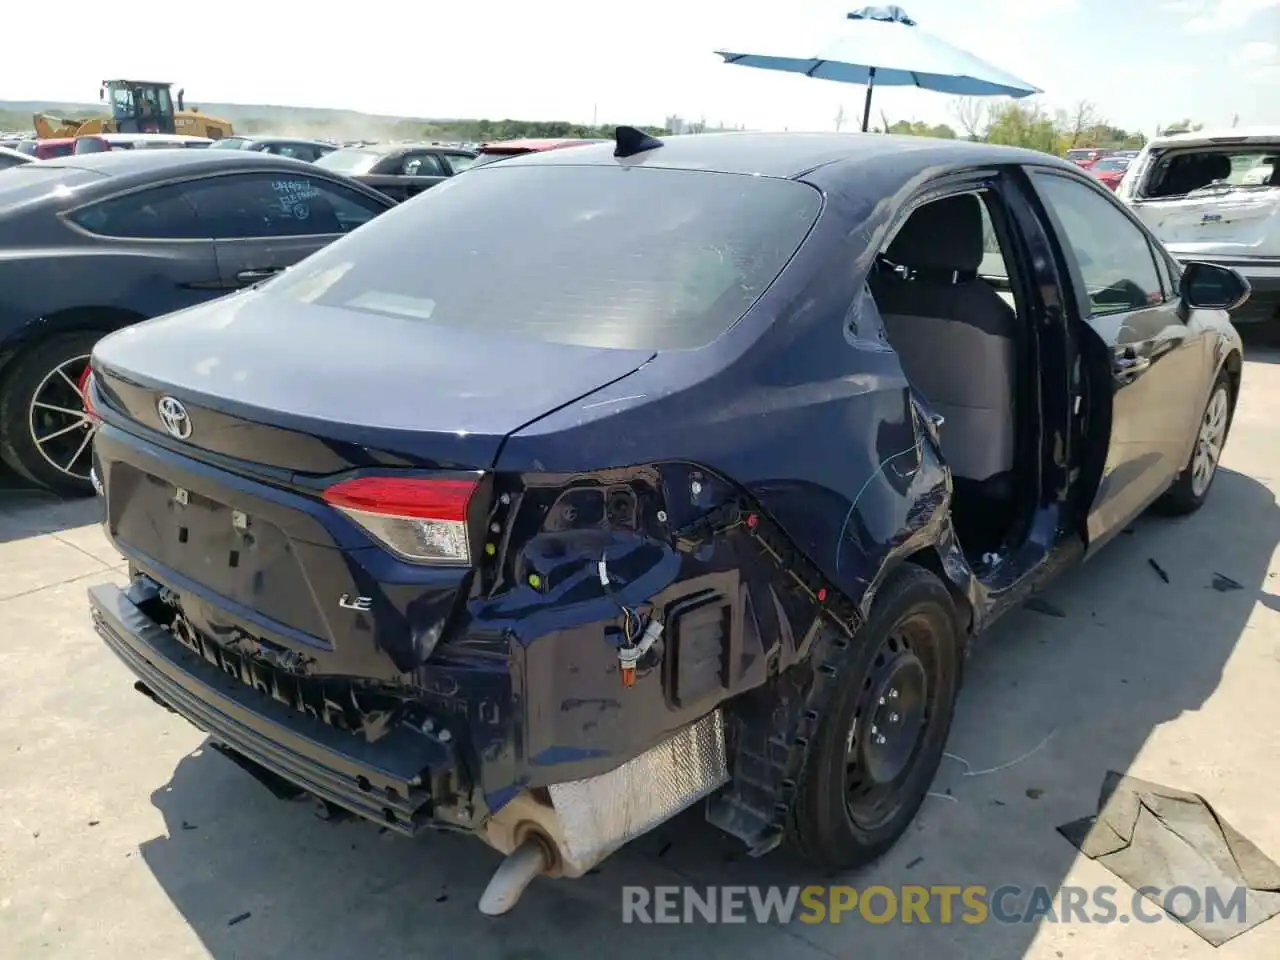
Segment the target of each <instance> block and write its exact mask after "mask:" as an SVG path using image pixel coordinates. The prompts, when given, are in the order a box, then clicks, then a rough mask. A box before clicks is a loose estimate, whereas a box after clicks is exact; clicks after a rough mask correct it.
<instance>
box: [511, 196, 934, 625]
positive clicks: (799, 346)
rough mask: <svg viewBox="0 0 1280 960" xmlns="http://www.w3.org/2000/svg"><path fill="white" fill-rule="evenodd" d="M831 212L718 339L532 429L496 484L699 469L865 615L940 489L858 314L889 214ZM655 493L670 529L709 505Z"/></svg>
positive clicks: (921, 536)
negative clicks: (747, 498) (729, 489)
mask: <svg viewBox="0 0 1280 960" xmlns="http://www.w3.org/2000/svg"><path fill="white" fill-rule="evenodd" d="M831 206H832V203H831V199H830V198H829V200H828V209H827V210H826V211H824V214H823V215H822V217H821V218H820V219H819V222H818V224H817V225H816V226H815V228H814V231H813V233H811V235H810V238H809V240H808V241H806V243H805V245H804V247H803V248H802V250H801V252H800V253H799V254H797V256H796V258H795V259H794V260H793V261H792V263H791V264H790V265H789V266H788V267H787V269H786V270H784V271H783V273H782V275H781V276H780V277H779V278H778V280H777V281H776V282H775V283H774V285H773V286H772V287H771V288H770V289H769V290H768V291H767V292H766V293H765V295H764V296H763V297H762V298H761V299H760V300H759V301H758V302H757V304H756V305H755V306H754V307H753V308H752V310H751V311H749V313H748V314H747V316H746V317H744V318H743V319H742V321H740V322H739V324H738V325H737V326H736V327H734V328H733V329H732V330H731V331H729V333H727V334H726V335H724V336H723V337H721V338H720V339H719V340H718V341H716V342H715V343H714V344H712V345H711V346H709V347H706V348H704V349H701V350H693V351H685V352H681V353H665V354H660V355H659V356H658V357H657V358H656V359H655V360H654V361H653V362H651V363H650V364H648V365H647V366H645V367H643V368H642V369H641V370H639V371H637V372H636V373H634V374H632V375H631V376H629V377H626V378H624V379H623V380H621V381H619V382H617V383H615V384H613V385H611V386H610V387H607V388H605V389H604V390H601V391H597V392H596V393H594V394H592V395H591V396H590V397H588V398H585V399H584V400H582V401H580V402H578V403H576V404H572V405H570V406H568V407H565V408H563V409H561V410H559V411H556V412H555V413H553V414H551V415H549V416H547V417H544V418H542V419H541V420H538V421H537V422H535V423H533V424H531V425H530V426H529V427H527V428H525V429H524V430H522V431H520V432H518V433H517V434H515V435H514V436H513V437H511V438H510V439H509V440H508V441H507V443H506V445H505V447H504V448H503V451H502V453H501V455H500V457H499V460H498V462H497V469H498V470H499V471H511V472H529V473H536V474H541V473H545V472H550V473H561V472H563V473H572V472H573V471H577V470H600V469H605V468H611V467H616V468H623V467H629V466H635V465H641V464H672V463H679V462H685V463H692V464H697V465H701V466H702V467H705V468H707V469H708V470H710V471H712V472H714V473H715V474H718V475H720V476H723V477H725V478H727V479H728V480H730V481H731V482H732V483H733V484H735V485H737V486H738V487H739V488H740V489H743V490H745V491H746V492H748V493H749V494H750V495H751V496H752V497H753V498H754V499H755V501H756V502H757V503H758V504H759V505H760V507H761V508H763V509H764V510H765V511H766V512H767V513H769V514H770V515H771V516H772V517H773V518H774V519H775V520H776V521H778V523H779V524H780V525H781V526H782V527H783V528H784V529H785V530H786V531H787V533H788V535H789V536H790V538H791V539H792V540H793V542H794V543H795V545H796V546H797V547H798V548H799V549H801V550H802V551H803V552H804V553H805V554H806V555H807V556H808V557H809V559H810V560H811V561H812V562H813V563H814V564H816V565H817V566H818V567H819V568H820V569H821V570H822V571H823V573H824V574H825V575H826V576H827V577H829V578H830V579H831V581H832V582H833V583H835V584H836V585H838V586H839V587H840V589H841V590H842V591H843V592H844V593H845V594H846V596H848V597H849V598H850V599H851V600H852V601H853V602H855V603H857V604H859V605H862V604H864V602H866V601H868V600H869V590H870V589H871V588H872V587H873V585H874V584H875V583H876V582H877V578H878V577H879V576H880V574H881V572H882V570H883V569H884V568H885V566H886V564H887V563H888V562H889V561H890V560H891V558H892V556H893V555H895V554H899V553H902V552H904V551H908V550H913V549H917V548H918V547H920V546H922V545H924V544H926V543H929V542H933V541H935V540H939V539H942V538H943V537H944V531H942V530H941V529H940V528H939V524H940V523H942V522H943V520H944V519H945V516H946V507H947V505H948V503H949V496H950V487H949V477H948V474H947V472H946V470H945V469H944V468H943V467H942V466H941V463H940V461H939V459H938V457H937V455H936V449H935V448H933V446H932V441H931V440H929V438H928V437H927V436H926V435H925V431H924V430H923V429H922V427H921V425H920V424H919V422H918V420H917V417H916V413H915V409H914V405H913V403H912V400H911V395H910V388H909V386H908V383H907V381H906V378H905V376H904V375H903V373H902V369H901V367H900V365H899V363H898V359H897V355H896V354H895V353H893V352H892V351H891V350H890V349H889V348H888V347H887V345H886V344H884V342H883V341H882V340H879V339H878V337H879V332H880V327H879V317H878V314H877V313H876V312H875V309H874V305H873V304H872V303H870V300H869V298H867V301H866V302H863V301H862V300H861V290H862V284H863V280H864V278H865V276H866V268H867V266H868V265H869V263H870V259H871V256H873V255H874V251H875V250H877V249H878V248H879V242H880V241H879V238H880V237H882V236H883V234H884V231H885V230H886V229H887V223H888V219H889V215H890V213H891V211H892V209H893V207H892V206H891V205H888V204H884V203H877V204H874V205H873V204H870V203H857V204H855V205H854V206H853V208H852V209H849V208H844V209H841V208H840V207H843V204H840V205H838V206H837V209H836V210H834V211H833V210H832V209H831ZM869 237H870V238H871V241H870V242H868V238H869ZM855 302H856V303H860V304H861V309H860V311H859V313H858V316H857V321H858V322H857V324H856V325H855V327H854V329H852V330H851V329H850V323H849V320H850V317H851V312H853V311H851V305H852V304H855ZM665 494H666V498H667V501H668V504H669V510H670V512H671V514H672V522H673V524H675V523H678V522H679V520H678V518H679V517H680V516H690V517H691V516H696V515H697V513H698V512H699V511H705V510H706V509H707V508H708V506H709V505H708V504H706V503H701V502H699V497H698V494H697V493H695V492H694V491H693V490H692V489H691V488H690V486H689V485H688V484H685V485H683V486H682V487H681V488H678V489H668V490H666V491H665Z"/></svg>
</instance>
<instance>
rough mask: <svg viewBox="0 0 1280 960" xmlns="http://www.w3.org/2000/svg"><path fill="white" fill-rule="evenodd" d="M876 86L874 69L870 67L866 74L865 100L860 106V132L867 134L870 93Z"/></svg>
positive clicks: (869, 119) (869, 115) (869, 120)
mask: <svg viewBox="0 0 1280 960" xmlns="http://www.w3.org/2000/svg"><path fill="white" fill-rule="evenodd" d="M875 86H876V68H875V67H872V68H871V71H870V73H868V74H867V99H866V100H864V101H863V104H862V132H863V133H866V132H867V126H868V125H869V124H870V123H871V91H872V90H874V89H875Z"/></svg>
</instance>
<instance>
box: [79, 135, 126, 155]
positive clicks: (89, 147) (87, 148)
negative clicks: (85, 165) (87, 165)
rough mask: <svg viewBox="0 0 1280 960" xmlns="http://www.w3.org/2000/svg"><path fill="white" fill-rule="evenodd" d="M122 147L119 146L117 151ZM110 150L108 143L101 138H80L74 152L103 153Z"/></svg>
mask: <svg viewBox="0 0 1280 960" xmlns="http://www.w3.org/2000/svg"><path fill="white" fill-rule="evenodd" d="M122 146H123V144H117V145H116V149H117V150H119V149H121V148H122ZM110 149H111V148H110V146H108V145H107V141H105V140H103V139H101V138H99V137H80V138H79V139H78V140H76V146H75V150H74V151H73V152H74V153H76V154H81V153H102V152H104V151H106V150H110Z"/></svg>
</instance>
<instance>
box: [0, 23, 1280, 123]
mask: <svg viewBox="0 0 1280 960" xmlns="http://www.w3.org/2000/svg"><path fill="white" fill-rule="evenodd" d="M863 5H865V4H864V3H863V2H859V0H844V2H840V0H834V2H833V0H785V2H783V0H775V2H771V3H766V2H763V0H642V2H639V3H626V4H621V3H606V2H602V0H542V2H540V3H530V2H528V0H475V2H473V3H452V4H411V5H409V6H404V5H396V4H392V5H391V6H389V7H387V8H386V10H385V11H383V15H377V16H371V17H370V18H369V19H368V20H367V21H362V20H361V17H360V13H359V8H354V9H353V8H350V7H349V6H347V5H343V4H337V5H335V6H333V7H331V8H328V9H329V11H330V12H324V10H323V8H320V7H317V6H315V5H298V4H297V3H292V2H291V3H288V4H286V3H284V2H282V0H219V2H218V3H216V4H211V5H202V6H200V7H194V6H193V7H186V6H184V5H180V4H175V3H173V2H172V0H130V2H129V3H127V4H124V5H123V6H122V5H120V4H112V3H107V4H104V3H101V2H98V0H92V2H90V0H61V2H59V3H57V4H52V3H17V4H10V5H9V6H10V8H9V9H8V10H7V11H6V12H5V14H4V24H5V27H6V28H8V29H6V31H5V33H6V35H8V36H10V37H17V38H28V39H29V41H30V42H17V43H12V44H6V45H5V52H4V56H3V57H0V100H34V99H41V100H65V101H72V102H88V101H92V100H94V99H96V97H97V89H98V85H99V82H100V81H101V80H103V79H106V78H107V77H115V76H127V77H131V78H133V77H136V78H140V79H144V80H161V81H173V82H174V83H175V84H176V86H180V87H184V88H185V89H186V91H187V102H188V104H196V105H198V104H199V103H200V102H201V100H202V99H203V100H207V101H215V102H232V103H272V104H286V105H295V106H313V107H330V108H346V109H354V110H362V111H366V112H373V113H386V114H395V115H405V116H419V117H489V118H491V119H502V118H505V117H511V118H518V119H525V120H569V121H573V122H591V121H592V120H593V119H597V120H598V121H599V122H601V123H605V122H608V123H633V124H634V123H644V124H648V123H657V124H660V123H662V121H663V120H664V119H665V118H666V117H667V116H669V115H677V116H681V117H684V118H686V119H690V120H698V119H700V118H705V119H706V120H707V121H708V122H709V123H710V124H711V125H715V124H716V123H717V122H723V123H725V124H728V125H738V124H741V125H744V126H746V127H747V128H748V129H777V130H781V129H790V130H831V129H834V128H835V121H836V116H837V113H838V112H839V111H840V110H841V109H842V108H843V110H844V113H845V118H846V119H845V125H846V129H848V128H849V127H850V126H852V125H853V123H854V119H855V118H860V114H861V107H862V99H863V89H862V88H861V87H856V86H850V85H846V84H838V83H832V82H830V81H822V80H811V79H808V78H805V77H802V76H792V75H787V74H779V73H773V72H766V71H760V70H752V69H747V68H743V67H737V66H729V65H726V64H724V63H722V62H721V60H720V58H719V57H716V56H715V55H714V54H713V51H714V50H716V49H721V48H730V49H744V48H745V49H747V50H751V51H756V52H762V53H763V52H775V51H777V52H779V53H791V52H792V50H793V49H798V48H799V47H803V48H804V53H803V54H796V55H807V53H808V50H809V49H810V48H813V46H814V44H815V43H816V42H817V41H816V40H815V39H809V38H820V37H822V36H824V35H826V34H827V33H828V31H830V32H831V35H834V31H835V30H837V29H838V28H839V25H840V23H841V21H843V19H844V14H845V13H846V12H847V11H848V10H852V9H858V8H859V7H861V6H863ZM899 5H900V6H902V7H903V8H904V9H905V10H906V11H907V13H908V14H909V15H910V16H911V17H912V19H914V20H915V21H916V22H917V23H918V25H919V28H920V29H923V30H926V31H928V32H930V33H932V34H934V35H936V36H938V37H941V38H943V39H945V40H947V41H948V42H950V43H952V44H954V45H957V46H959V47H962V48H964V49H965V50H967V51H969V52H970V53H973V54H975V55H977V56H979V57H981V58H983V59H984V60H987V61H989V62H990V63H993V64H995V65H997V66H999V67H1000V68H1001V69H1003V70H1006V71H1008V72H1010V73H1013V74H1014V75H1016V76H1019V77H1021V78H1023V79H1024V80H1026V81H1028V82H1029V83H1031V84H1032V85H1034V86H1037V87H1039V88H1041V89H1042V90H1044V91H1045V92H1044V94H1043V96H1041V97H1040V98H1039V100H1040V101H1041V102H1042V103H1043V105H1044V106H1045V107H1046V108H1047V109H1055V108H1062V109H1070V108H1071V107H1072V106H1073V105H1074V104H1076V103H1078V102H1080V101H1082V100H1088V101H1092V102H1093V103H1094V104H1096V107H1097V110H1098V112H1099V113H1100V114H1101V116H1102V117H1103V118H1105V119H1106V120H1107V121H1109V122H1111V123H1113V124H1115V125H1117V126H1120V127H1124V128H1126V129H1137V130H1142V131H1144V132H1146V133H1148V134H1150V133H1152V132H1153V131H1154V130H1155V129H1156V128H1157V127H1158V126H1160V125H1168V124H1170V123H1172V122H1175V121H1177V120H1180V119H1183V118H1191V119H1194V120H1197V121H1200V122H1202V123H1205V124H1206V125H1208V126H1229V125H1231V124H1232V122H1233V120H1235V119H1236V118H1237V117H1238V122H1239V123H1240V124H1241V125H1248V124H1262V123H1280V97H1278V96H1276V91H1277V90H1280V0H1025V2H1024V3H1021V4H1017V3H1011V2H1008V0H963V2H960V0H901V2H900V3H899ZM1011 11H1012V12H1011ZM222 37H225V38H227V42H225V43H223V42H220V38H222ZM40 38H46V39H47V40H48V41H49V43H42V42H38V41H39V40H40ZM802 38H803V39H802ZM49 44H52V46H50V45H49ZM792 44H794V45H795V47H794V48H793V46H791V45H792ZM783 47H785V48H786V49H785V50H784V49H782V48H783ZM1264 93H1265V94H1266V96H1264ZM953 109H954V108H953V104H952V102H951V101H950V100H949V98H947V97H945V96H942V95H940V94H932V93H928V92H925V91H920V90H914V89H902V88H885V89H880V90H877V91H876V95H875V101H874V106H873V117H874V118H875V121H876V122H879V120H880V113H881V111H883V112H884V115H885V116H886V117H887V118H888V119H889V121H890V122H896V121H898V120H923V121H926V122H929V123H939V122H944V123H945V122H950V123H951V124H952V125H953V126H956V125H957V124H956V122H955V120H954V117H953V116H952V111H953Z"/></svg>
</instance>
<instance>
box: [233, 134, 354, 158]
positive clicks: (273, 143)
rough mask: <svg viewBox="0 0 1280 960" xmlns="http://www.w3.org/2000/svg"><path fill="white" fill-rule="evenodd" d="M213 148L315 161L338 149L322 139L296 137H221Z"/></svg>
mask: <svg viewBox="0 0 1280 960" xmlns="http://www.w3.org/2000/svg"><path fill="white" fill-rule="evenodd" d="M211 149H213V150H254V151H258V152H259V153H272V154H275V155H276V156H278V157H292V158H293V159H295V160H305V161H307V162H308V163H315V161H317V160H319V159H320V158H321V157H323V156H325V155H326V154H330V153H333V151H334V150H336V149H338V147H337V144H333V143H327V142H325V141H324V140H303V139H298V138H296V137H223V138H222V139H221V140H218V141H216V142H215V143H213V144H212V145H211Z"/></svg>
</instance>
